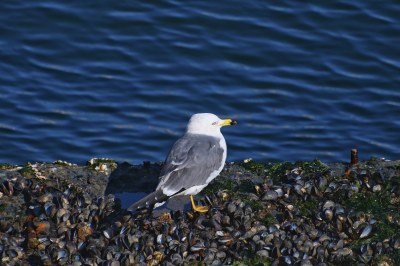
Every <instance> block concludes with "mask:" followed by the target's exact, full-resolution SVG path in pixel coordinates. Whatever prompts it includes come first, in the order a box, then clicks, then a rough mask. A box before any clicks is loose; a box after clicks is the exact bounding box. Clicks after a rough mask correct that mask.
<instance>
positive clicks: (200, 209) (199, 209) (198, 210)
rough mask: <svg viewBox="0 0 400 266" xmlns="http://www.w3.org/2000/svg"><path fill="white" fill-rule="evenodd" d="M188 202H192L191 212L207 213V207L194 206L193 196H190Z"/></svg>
mask: <svg viewBox="0 0 400 266" xmlns="http://www.w3.org/2000/svg"><path fill="white" fill-rule="evenodd" d="M190 201H191V202H192V208H193V211H195V212H208V207H207V206H196V204H195V203H194V198H193V195H190Z"/></svg>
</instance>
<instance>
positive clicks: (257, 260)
mask: <svg viewBox="0 0 400 266" xmlns="http://www.w3.org/2000/svg"><path fill="white" fill-rule="evenodd" d="M232 265H233V266H269V265H271V263H270V260H269V259H268V258H265V257H260V256H255V257H254V258H249V259H243V260H240V261H235V262H233V264H232Z"/></svg>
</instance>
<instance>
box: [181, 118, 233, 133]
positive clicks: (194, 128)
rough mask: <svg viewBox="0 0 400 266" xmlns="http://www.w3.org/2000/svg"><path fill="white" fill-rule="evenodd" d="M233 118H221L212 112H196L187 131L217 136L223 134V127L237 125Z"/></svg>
mask: <svg viewBox="0 0 400 266" xmlns="http://www.w3.org/2000/svg"><path fill="white" fill-rule="evenodd" d="M236 124H237V121H236V120H233V119H230V118H228V119H221V118H219V117H218V116H216V115H214V114H210V113H200V114H194V115H192V117H191V118H190V120H189V123H188V125H187V129H186V132H187V133H192V134H205V135H211V136H216V135H220V134H221V127H224V126H230V125H236Z"/></svg>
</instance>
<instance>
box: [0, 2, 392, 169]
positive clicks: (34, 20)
mask: <svg viewBox="0 0 400 266" xmlns="http://www.w3.org/2000/svg"><path fill="white" fill-rule="evenodd" d="M0 13H1V14H2V15H1V16H0V37H1V38H0V117H1V119H0V139H1V148H0V162H2V163H16V164H23V163H25V162H27V161H31V162H34V161H46V162H52V161H54V160H58V159H61V160H67V161H69V162H74V163H83V162H85V161H86V160H88V159H90V158H92V157H110V158H113V159H115V160H117V161H128V162H130V163H135V164H136V163H141V162H142V161H153V162H156V161H162V160H164V158H165V155H166V153H167V152H168V150H169V148H170V146H171V144H172V143H173V142H174V141H175V140H176V139H177V138H178V137H179V136H180V135H181V134H182V133H183V130H184V128H185V125H186V122H187V120H188V118H189V117H190V115H191V114H193V113H197V112H212V113H215V114H217V115H220V116H221V117H233V118H236V119H237V120H239V122H240V124H239V125H238V126H236V127H230V128H224V129H223V133H224V135H225V137H226V139H227V143H228V149H229V150H228V161H238V160H242V159H245V158H249V157H251V158H253V159H257V160H263V161H286V160H288V161H296V160H311V159H314V158H319V159H321V160H323V161H326V162H333V161H347V160H348V157H349V153H350V149H351V148H358V149H359V152H360V158H361V159H367V158H369V157H370V156H377V157H385V158H387V159H399V148H400V147H399V144H400V134H399V132H400V121H399V117H400V89H399V86H400V45H399V44H400V16H399V14H400V5H399V4H398V3H396V2H395V1H392V2H385V4H382V3H381V2H379V1H362V0H356V1H351V2H348V1H335V2H330V1H319V2H317V3H314V4H305V3H303V2H299V1H270V2H268V1H229V2H224V3H223V2H220V1H190V3H189V2H184V3H183V2H180V1H151V2H147V1H108V2H99V1H83V2H74V3H67V2H66V3H60V2H56V1H54V2H52V1H17V0H15V1H7V2H6V3H2V4H1V5H0Z"/></svg>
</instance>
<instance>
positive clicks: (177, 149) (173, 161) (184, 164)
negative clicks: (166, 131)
mask: <svg viewBox="0 0 400 266" xmlns="http://www.w3.org/2000/svg"><path fill="white" fill-rule="evenodd" d="M219 141H220V140H219V139H218V138H214V137H210V136H205V135H196V134H186V135H184V136H183V137H182V138H180V139H179V140H178V141H177V142H175V144H174V145H173V146H172V149H171V150H170V152H169V154H168V156H167V159H166V160H165V163H164V166H163V169H162V170H161V176H160V183H159V185H158V187H157V190H158V189H164V188H166V189H167V190H168V191H169V192H170V193H168V194H170V195H173V194H176V193H178V192H181V191H183V190H186V189H188V188H190V187H192V186H196V185H205V184H206V183H207V182H206V180H207V178H208V177H209V176H210V174H211V173H212V172H213V171H216V170H218V169H219V168H220V167H221V162H222V158H223V154H224V150H223V148H222V147H221V146H220V145H219ZM223 163H224V162H223Z"/></svg>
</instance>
